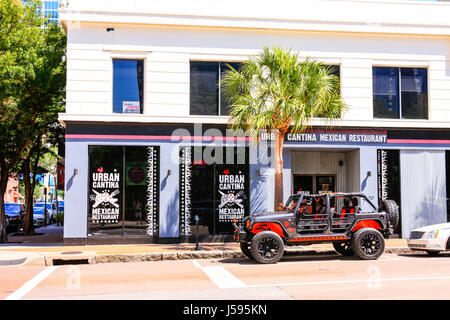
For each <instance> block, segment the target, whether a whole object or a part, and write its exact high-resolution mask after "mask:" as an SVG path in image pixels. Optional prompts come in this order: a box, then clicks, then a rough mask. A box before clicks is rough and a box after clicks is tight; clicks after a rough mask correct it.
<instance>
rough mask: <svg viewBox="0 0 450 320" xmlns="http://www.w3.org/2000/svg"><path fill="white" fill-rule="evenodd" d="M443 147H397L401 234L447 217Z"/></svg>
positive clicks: (442, 220) (440, 221)
mask: <svg viewBox="0 0 450 320" xmlns="http://www.w3.org/2000/svg"><path fill="white" fill-rule="evenodd" d="M444 173H445V151H419V150H417V151H415V150H400V183H401V202H402V205H401V220H402V222H401V223H402V237H403V238H407V237H409V233H410V232H411V230H413V229H415V228H419V227H424V226H428V225H432V224H438V223H443V222H446V221H447V204H446V199H447V198H446V186H445V174H444Z"/></svg>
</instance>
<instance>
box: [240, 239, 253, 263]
mask: <svg viewBox="0 0 450 320" xmlns="http://www.w3.org/2000/svg"><path fill="white" fill-rule="evenodd" d="M240 244H241V251H242V253H243V254H244V256H246V257H247V258H250V259H253V255H252V252H251V251H250V245H249V244H248V243H246V242H241V243H240Z"/></svg>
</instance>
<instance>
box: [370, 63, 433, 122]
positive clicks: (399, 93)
mask: <svg viewBox="0 0 450 320" xmlns="http://www.w3.org/2000/svg"><path fill="white" fill-rule="evenodd" d="M374 68H396V69H398V96H399V98H398V105H399V111H398V114H399V117H398V118H382V117H377V116H376V115H375V110H374V94H373V90H374V88H373V81H374V78H373V70H374ZM401 69H425V70H426V73H427V74H426V81H427V84H426V87H427V91H426V95H427V99H426V103H427V105H426V108H425V109H424V111H425V113H426V117H425V118H420V119H414V118H413V119H408V118H402V111H403V107H402V73H401ZM429 71H430V68H429V66H428V65H413V66H412V65H401V64H400V65H398V64H397V65H389V64H383V65H378V64H373V65H372V117H373V119H375V120H406V121H423V120H430V94H429V92H430V72H429Z"/></svg>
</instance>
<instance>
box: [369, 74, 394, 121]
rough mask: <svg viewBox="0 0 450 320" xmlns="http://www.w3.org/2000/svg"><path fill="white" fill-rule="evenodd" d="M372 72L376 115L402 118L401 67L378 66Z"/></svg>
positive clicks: (377, 116) (378, 116)
mask: <svg viewBox="0 0 450 320" xmlns="http://www.w3.org/2000/svg"><path fill="white" fill-rule="evenodd" d="M372 73H373V78H372V79H373V80H372V81H373V112H374V117H376V118H400V108H399V104H400V99H399V93H398V91H399V69H398V68H380V67H376V68H373V70H372Z"/></svg>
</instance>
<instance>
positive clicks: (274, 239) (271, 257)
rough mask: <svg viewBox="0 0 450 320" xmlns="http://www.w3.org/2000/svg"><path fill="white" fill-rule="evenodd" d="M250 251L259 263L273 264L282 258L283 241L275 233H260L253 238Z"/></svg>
mask: <svg viewBox="0 0 450 320" xmlns="http://www.w3.org/2000/svg"><path fill="white" fill-rule="evenodd" d="M250 251H251V253H252V256H253V258H254V259H255V260H256V261H258V262H259V263H275V262H277V261H279V260H280V259H281V257H282V256H283V252H284V243H283V239H281V237H280V236H279V235H278V234H276V233H275V232H272V231H261V232H260V233H258V234H257V235H255V236H254V237H253V240H252V243H251V245H250Z"/></svg>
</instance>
